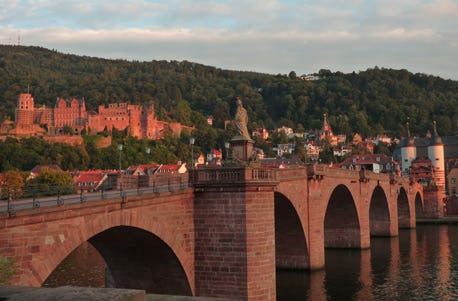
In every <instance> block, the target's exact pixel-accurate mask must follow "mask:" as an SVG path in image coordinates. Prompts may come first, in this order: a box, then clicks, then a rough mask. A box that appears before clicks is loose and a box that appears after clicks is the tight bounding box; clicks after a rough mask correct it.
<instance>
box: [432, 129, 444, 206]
mask: <svg viewBox="0 0 458 301" xmlns="http://www.w3.org/2000/svg"><path fill="white" fill-rule="evenodd" d="M428 158H429V159H430V160H431V165H432V168H433V179H434V182H435V183H436V186H437V187H438V188H439V189H440V190H441V191H443V193H444V197H445V158H444V144H443V143H442V138H441V137H440V136H439V134H438V133H437V127H436V121H434V133H433V135H432V137H431V142H430V144H429V146H428Z"/></svg>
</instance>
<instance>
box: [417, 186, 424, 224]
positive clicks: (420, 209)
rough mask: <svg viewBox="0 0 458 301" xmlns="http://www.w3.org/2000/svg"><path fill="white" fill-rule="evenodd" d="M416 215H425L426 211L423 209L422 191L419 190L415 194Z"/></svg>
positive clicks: (419, 216) (421, 216) (420, 216)
mask: <svg viewBox="0 0 458 301" xmlns="http://www.w3.org/2000/svg"><path fill="white" fill-rule="evenodd" d="M415 216H416V218H423V217H425V213H424V211H423V202H422V200H421V196H420V193H418V192H417V194H416V195H415Z"/></svg>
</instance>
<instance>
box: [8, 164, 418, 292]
mask: <svg viewBox="0 0 458 301" xmlns="http://www.w3.org/2000/svg"><path fill="white" fill-rule="evenodd" d="M150 183H151V181H150ZM166 183H167V185H168V186H167V187H168V188H167V189H165V188H164V189H156V190H152V189H150V188H147V187H145V188H144V190H139V189H132V188H129V187H126V189H125V195H122V194H121V193H120V192H119V191H117V192H114V194H113V195H109V194H107V195H106V197H104V198H103V199H102V198H100V199H98V200H97V199H94V200H93V199H91V198H92V196H95V195H99V196H100V194H95V195H92V194H90V195H87V196H86V197H87V198H86V201H84V202H80V201H79V198H78V197H79V195H78V196H72V198H71V199H72V201H70V199H68V200H65V201H64V203H63V204H61V206H40V207H39V208H29V209H23V210H22V209H21V207H18V206H16V211H14V214H11V212H8V211H3V212H0V229H1V230H0V255H3V256H6V257H9V258H13V259H14V262H15V265H16V267H17V269H16V274H15V275H14V277H13V279H12V284H14V285H26V286H41V285H42V284H43V282H44V281H45V280H46V278H47V277H48V276H49V275H50V274H51V273H52V272H53V270H54V269H56V267H57V266H58V265H59V263H60V262H61V261H62V260H63V259H64V258H66V257H67V256H68V255H69V254H70V253H71V252H72V251H73V250H74V249H75V248H77V247H78V246H79V245H81V244H82V243H83V242H85V241H89V242H90V243H91V244H92V245H93V246H94V247H95V248H96V249H97V250H98V251H99V252H100V254H101V255H102V257H103V258H104V260H105V263H106V265H107V269H106V274H107V277H106V283H107V286H108V287H119V288H134V289H144V290H146V291H147V292H154V293H162V294H181V295H194V296H213V297H226V298H236V299H242V300H275V298H276V293H275V269H276V268H277V267H279V268H290V269H310V270H314V269H320V268H323V267H324V265H325V261H324V259H325V258H324V248H327V247H330V248H368V247H369V246H370V236H387V237H393V236H397V235H398V228H403V227H404V228H414V227H415V217H416V215H419V214H422V211H423V208H424V203H423V199H424V196H423V190H422V188H421V186H419V185H418V184H416V183H412V182H410V181H409V180H408V179H405V178H401V177H397V176H390V175H385V174H374V173H371V172H366V171H360V172H358V171H349V170H341V169H334V168H329V167H327V166H324V165H313V166H307V167H298V168H289V169H261V168H251V167H241V168H218V169H212V168H203V169H198V170H194V171H193V172H192V173H191V175H190V183H191V186H188V185H187V181H186V180H183V178H181V179H180V180H179V182H178V184H177V185H175V184H176V183H177V182H175V180H172V179H167V180H166ZM173 183H175V184H173ZM169 184H171V185H169ZM164 187H165V186H164ZM155 188H158V186H156V187H155ZM139 191H141V193H140V194H138V193H137V192H139ZM73 201H74V203H72V202H73ZM25 203H27V204H28V205H29V206H30V201H29V202H26V201H25ZM45 203H46V202H43V201H41V200H40V204H45ZM51 203H54V204H56V203H57V202H56V201H55V200H51ZM20 209H21V210H20Z"/></svg>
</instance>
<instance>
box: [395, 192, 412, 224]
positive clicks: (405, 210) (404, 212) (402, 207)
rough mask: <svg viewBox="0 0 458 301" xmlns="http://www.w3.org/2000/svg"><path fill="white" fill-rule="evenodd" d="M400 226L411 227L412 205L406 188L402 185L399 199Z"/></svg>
mask: <svg viewBox="0 0 458 301" xmlns="http://www.w3.org/2000/svg"><path fill="white" fill-rule="evenodd" d="M397 206H398V227H399V228H410V227H411V225H410V206H409V199H408V196H407V192H406V190H405V189H404V188H403V187H401V188H400V189H399V194H398V199H397Z"/></svg>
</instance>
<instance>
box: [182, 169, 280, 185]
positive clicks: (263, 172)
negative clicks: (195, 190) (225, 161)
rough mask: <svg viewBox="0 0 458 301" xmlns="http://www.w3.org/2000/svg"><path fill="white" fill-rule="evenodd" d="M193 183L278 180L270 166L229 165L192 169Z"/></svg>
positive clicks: (191, 177) (191, 178) (219, 183)
mask: <svg viewBox="0 0 458 301" xmlns="http://www.w3.org/2000/svg"><path fill="white" fill-rule="evenodd" d="M190 180H191V183H192V184H193V185H209V184H210V185H211V184H218V185H221V184H237V183H262V182H266V183H267V182H269V183H270V182H272V181H276V178H275V173H274V171H273V170H272V169H268V168H251V167H228V168H199V169H194V170H191V176H190Z"/></svg>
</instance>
